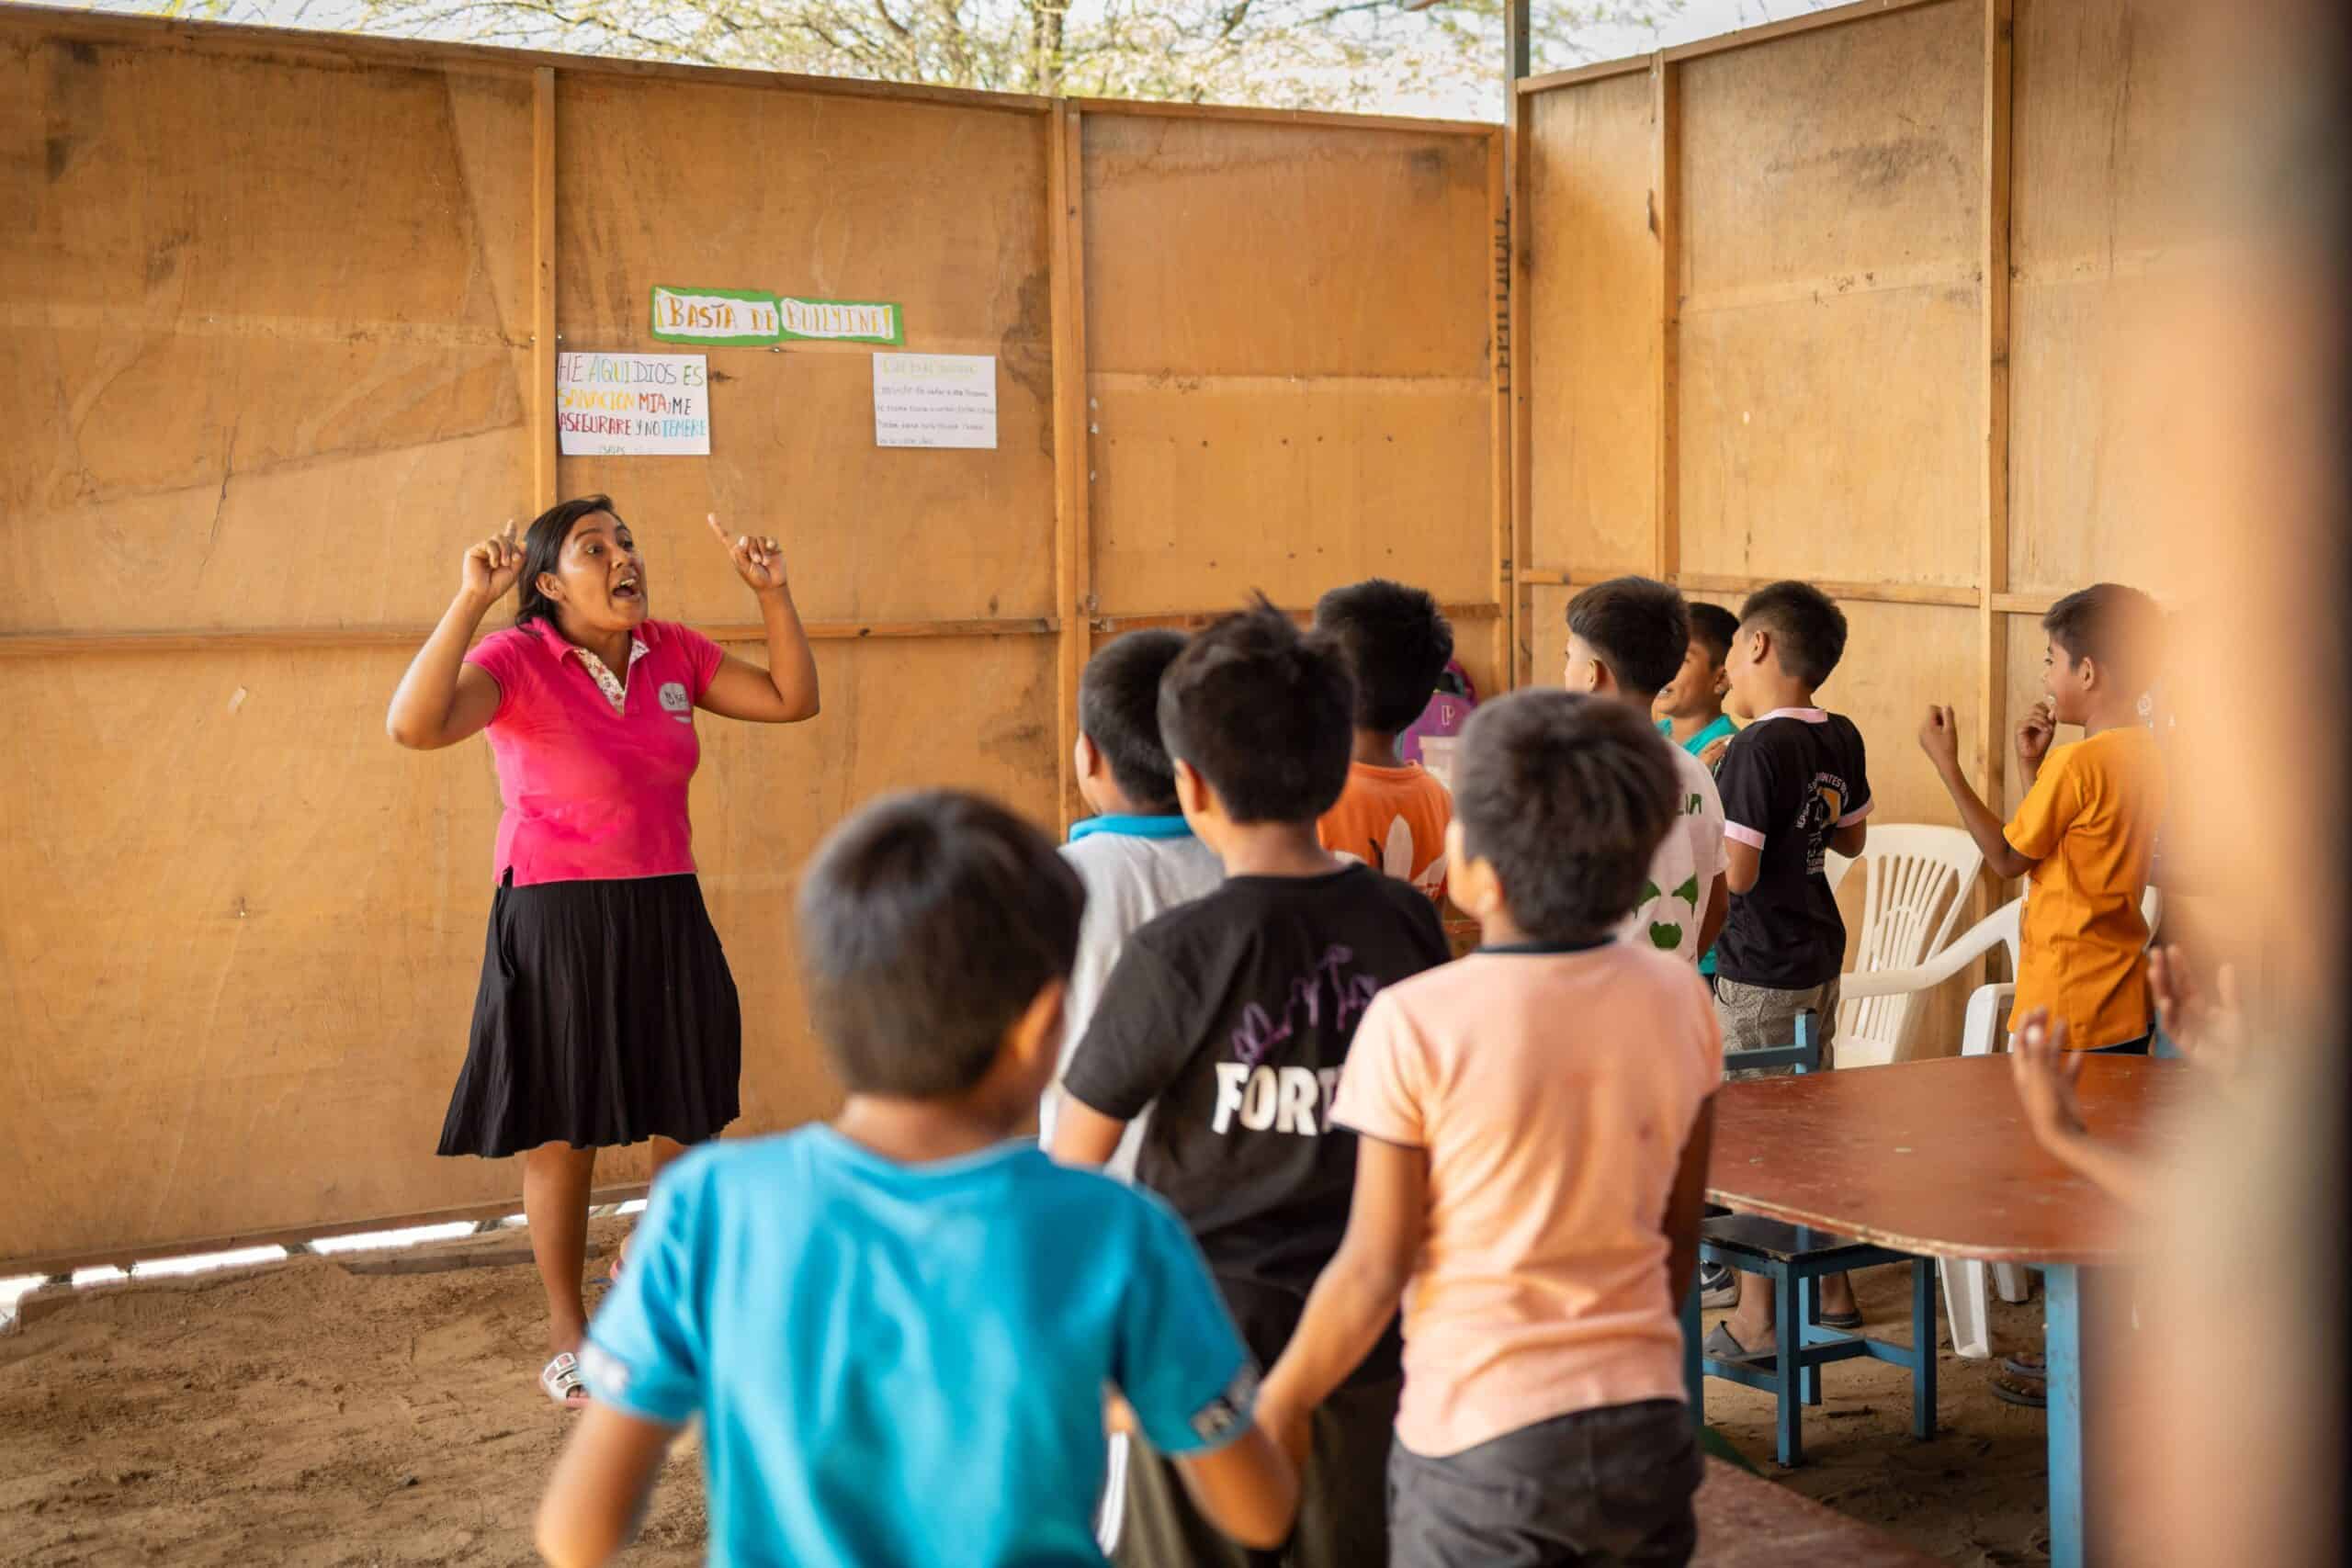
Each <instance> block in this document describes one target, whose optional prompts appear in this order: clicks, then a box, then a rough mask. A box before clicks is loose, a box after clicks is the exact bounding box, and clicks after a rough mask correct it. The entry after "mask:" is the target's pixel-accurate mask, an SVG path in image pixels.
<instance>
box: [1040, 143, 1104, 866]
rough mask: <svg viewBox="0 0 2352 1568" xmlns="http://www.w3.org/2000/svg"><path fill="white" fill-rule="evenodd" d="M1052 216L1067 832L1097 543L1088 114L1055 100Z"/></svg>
mask: <svg viewBox="0 0 2352 1568" xmlns="http://www.w3.org/2000/svg"><path fill="white" fill-rule="evenodd" d="M1047 133H1048V134H1049V135H1050V136H1051V137H1052V139H1053V144H1052V146H1051V147H1050V148H1049V149H1048V150H1047V152H1046V184H1047V190H1048V199H1047V202H1046V221H1047V222H1048V223H1049V224H1050V225H1051V226H1052V235H1051V247H1050V248H1051V253H1052V258H1053V260H1052V275H1053V282H1052V306H1051V314H1052V327H1053V345H1054V613H1055V615H1057V617H1058V618H1059V620H1060V622H1061V629H1060V648H1059V651H1058V657H1057V659H1056V660H1055V682H1054V694H1055V709H1054V735H1055V739H1056V748H1055V750H1056V754H1057V763H1056V767H1057V776H1058V778H1059V780H1060V785H1061V787H1060V790H1059V792H1058V795H1057V799H1058V803H1059V804H1058V809H1059V811H1060V823H1061V828H1062V830H1063V832H1064V833H1065V834H1067V833H1068V832H1069V825H1070V822H1071V821H1072V819H1073V818H1076V817H1077V815H1078V814H1079V811H1080V800H1079V797H1078V780H1077V777H1076V773H1075V768H1074V764H1073V760H1072V756H1071V753H1072V752H1073V750H1075V749H1076V747H1077V744H1078V682H1079V677H1080V675H1081V674H1082V673H1084V671H1085V669H1086V660H1087V658H1088V656H1089V654H1090V653H1091V651H1092V642H1093V633H1092V626H1091V622H1092V618H1093V615H1094V608H1095V606H1094V581H1093V580H1094V545H1093V534H1092V531H1091V528H1090V527H1089V525H1088V517H1087V506H1088V501H1089V496H1090V493H1091V485H1092V481H1093V473H1092V467H1091V465H1092V461H1093V443H1092V440H1091V424H1092V420H1091V417H1090V412H1091V411H1090V408H1089V400H1088V397H1087V390H1086V227H1085V196H1084V186H1085V164H1084V158H1085V150H1086V149H1085V115H1084V112H1083V111H1082V110H1080V108H1079V107H1077V106H1075V105H1073V104H1070V103H1068V102H1062V103H1057V104H1056V105H1055V106H1054V115H1053V119H1052V120H1051V122H1050V124H1049V128H1048V132H1047Z"/></svg>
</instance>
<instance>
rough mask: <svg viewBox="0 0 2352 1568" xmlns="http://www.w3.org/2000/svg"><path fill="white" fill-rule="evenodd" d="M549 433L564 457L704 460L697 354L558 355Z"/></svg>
mask: <svg viewBox="0 0 2352 1568" xmlns="http://www.w3.org/2000/svg"><path fill="white" fill-rule="evenodd" d="M555 428H556V438H557V444H558V447H559V449H560V451H561V452H562V454H563V455H564V456H565V457H610V456H616V455H633V456H639V457H708V456H709V455H710V386H709V378H708V377H707V373H706V371H705V369H704V360H703V356H702V355H699V354H559V355H556V360H555Z"/></svg>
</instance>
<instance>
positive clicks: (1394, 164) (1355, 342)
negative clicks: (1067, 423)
mask: <svg viewBox="0 0 2352 1568" xmlns="http://www.w3.org/2000/svg"><path fill="white" fill-rule="evenodd" d="M1084 135H1085V163H1084V169H1083V178H1084V190H1083V201H1084V205H1085V214H1086V245H1087V254H1086V292H1087V299H1086V350H1087V360H1088V364H1089V366H1090V367H1091V368H1092V369H1095V370H1109V371H1125V372H1133V373H1136V374H1141V375H1150V374H1154V373H1159V372H1166V373H1170V374H1177V375H1186V374H1189V375H1204V376H1273V377H1402V378H1426V377H1431V376H1440V377H1451V378H1466V379H1471V380H1476V381H1479V382H1482V383H1483V382H1484V380H1485V379H1486V377H1487V355H1488V343H1487V338H1488V329H1489V328H1490V327H1491V325H1492V314H1491V311H1490V310H1489V309H1488V304H1487V301H1488V298H1489V291H1490V287H1491V283H1492V279H1493V270H1494V250H1493V238H1494V236H1493V232H1492V228H1491V225H1490V223H1489V221H1488V216H1487V158H1488V154H1489V152H1490V149H1491V148H1492V147H1493V145H1494V143H1493V140H1492V138H1490V137H1486V136H1478V135H1471V134H1464V133H1463V132H1460V131H1439V130H1430V131H1428V132H1421V131H1411V130H1340V129H1337V128H1328V129H1326V130H1321V131H1318V132H1317V133H1316V134H1314V135H1312V136H1301V135H1298V134H1296V133H1295V132H1293V131H1292V130H1289V129H1288V128H1286V127H1283V126H1280V125H1268V124H1260V123H1252V122H1249V121H1237V120H1224V119H1208V118H1199V119H1194V118H1168V117H1165V116H1159V115H1149V114H1136V115H1123V114H1120V113H1117V112H1116V111H1109V112H1102V113H1092V112H1091V113H1089V114H1088V115H1087V117H1086V120H1085V127H1084Z"/></svg>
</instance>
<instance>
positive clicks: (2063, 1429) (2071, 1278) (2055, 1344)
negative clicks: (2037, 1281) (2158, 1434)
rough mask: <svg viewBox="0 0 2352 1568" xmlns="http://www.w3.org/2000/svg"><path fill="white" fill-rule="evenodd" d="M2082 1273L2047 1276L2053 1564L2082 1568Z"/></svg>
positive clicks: (2055, 1269) (2055, 1270)
mask: <svg viewBox="0 0 2352 1568" xmlns="http://www.w3.org/2000/svg"><path fill="white" fill-rule="evenodd" d="M2084 1283H2085V1280H2083V1277H2082V1275H2081V1272H2080V1271H2079V1270H2077V1269H2075V1268H2074V1267H2073V1266H2071V1265H2063V1264H2053V1265H2052V1266H2051V1267H2049V1268H2048V1269H2044V1270H2043V1271H2042V1276H2041V1290H2042V1313H2043V1318H2044V1322H2045V1323H2046V1325H2047V1327H2048V1333H2049V1344H2048V1346H2047V1350H2048V1354H2049V1359H2050V1367H2049V1371H2050V1382H2049V1393H2050V1413H2049V1419H2050V1563H2051V1568H2083V1565H2084V1563H2085V1562H2086V1557H2085V1552H2086V1535H2087V1523H2088V1521H2087V1518H2086V1515H2087V1513H2088V1509H2087V1508H2086V1506H2084V1505H2085V1499H2084V1496H2083V1305H2084V1303H2083V1295H2084V1291H2083V1286H2084Z"/></svg>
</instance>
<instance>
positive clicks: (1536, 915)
mask: <svg viewBox="0 0 2352 1568" xmlns="http://www.w3.org/2000/svg"><path fill="white" fill-rule="evenodd" d="M1666 747H1667V742H1666V741H1665V740H1663V739H1660V738H1659V736H1658V733H1657V730H1656V729H1655V728H1652V726H1651V724H1650V722H1649V719H1648V718H1647V717H1646V716H1644V715H1642V714H1640V713H1636V712H1635V711H1634V709H1633V707H1632V706H1631V705H1628V704H1625V703H1612V702H1602V701H1599V700H1597V699H1595V698H1592V697H1589V696H1583V695H1580V694H1574V693H1569V692H1561V691H1551V690H1532V691H1524V692H1514V693H1512V694H1510V695H1509V696H1507V697H1502V698H1500V699H1498V700H1497V701H1495V702H1491V703H1488V704H1487V705H1484V706H1482V707H1480V708H1479V709H1478V710H1477V711H1476V712H1475V713H1473V714H1472V715H1471V716H1470V722H1469V724H1468V725H1467V726H1465V727H1464V729H1463V731H1462V744H1461V750H1459V751H1457V752H1456V753H1455V761H1454V774H1453V815H1454V818H1455V820H1457V821H1459V822H1460V823H1461V824H1462V847H1463V849H1464V852H1467V853H1468V855H1469V856H1470V858H1471V859H1473V860H1483V861H1487V862H1489V863H1492V864H1493V866H1494V868H1495V870H1496V871H1497V872H1498V874H1500V875H1501V877H1502V882H1503V900H1504V902H1505V903H1506V904H1507V905H1509V906H1510V918H1511V919H1512V921H1513V922H1514V923H1515V924H1517V925H1518V926H1519V928H1520V929H1521V931H1525V932H1526V933H1527V934H1528V935H1529V936H1530V937H1532V938H1533V939H1534V940H1536V941H1537V942H1592V941H1596V940H1599V939H1600V938H1603V937H1605V936H1607V935H1608V934H1609V933H1610V932H1611V931H1615V930H1616V929H1617V927H1618V926H1619V925H1621V924H1623V921H1624V919H1625V917H1626V916H1627V915H1629V914H1631V913H1632V912H1633V911H1634V907H1635V906H1636V905H1638V904H1639V903H1640V902H1641V900H1642V888H1643V886H1644V885H1645V883H1646V882H1647V881H1648V880H1649V866H1650V857H1651V856H1652V855H1654V854H1656V853H1657V846H1658V844H1659V842H1660V840H1663V839H1664V838H1665V837H1666V834H1667V830H1668V829H1669V828H1670V827H1672V826H1673V824H1674V822H1675V819H1676V817H1677V815H1678V812H1677V807H1679V804H1680V802H1679V798H1678V797H1679V793H1680V787H1681V786H1680V784H1679V783H1678V782H1677V780H1676V776H1675V772H1674V761H1673V759H1672V758H1671V757H1669V756H1668V753H1667V750H1666Z"/></svg>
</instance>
